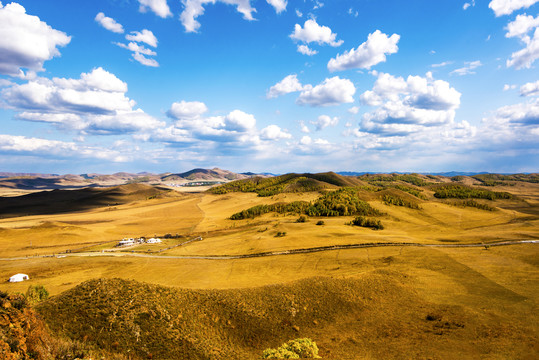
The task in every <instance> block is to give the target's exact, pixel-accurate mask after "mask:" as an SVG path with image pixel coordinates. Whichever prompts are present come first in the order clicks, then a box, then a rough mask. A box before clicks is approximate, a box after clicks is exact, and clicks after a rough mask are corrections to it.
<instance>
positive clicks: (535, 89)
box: [520, 80, 539, 96]
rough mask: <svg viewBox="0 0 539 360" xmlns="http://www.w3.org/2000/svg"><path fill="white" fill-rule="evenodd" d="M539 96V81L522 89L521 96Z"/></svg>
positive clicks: (527, 84)
mask: <svg viewBox="0 0 539 360" xmlns="http://www.w3.org/2000/svg"><path fill="white" fill-rule="evenodd" d="M537 95H539V80H538V81H536V82H529V83H526V84H524V85H522V86H521V87H520V96H537Z"/></svg>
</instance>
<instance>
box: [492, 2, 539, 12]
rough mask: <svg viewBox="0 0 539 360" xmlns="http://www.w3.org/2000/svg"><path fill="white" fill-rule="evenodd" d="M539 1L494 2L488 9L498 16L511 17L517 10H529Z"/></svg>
mask: <svg viewBox="0 0 539 360" xmlns="http://www.w3.org/2000/svg"><path fill="white" fill-rule="evenodd" d="M538 1H539V0H492V1H491V2H490V3H489V4H488V7H489V8H491V9H492V11H494V14H495V15H496V16H502V15H510V14H512V13H513V11H515V10H519V9H522V8H529V7H530V6H532V5H533V4H535V3H536V2H538Z"/></svg>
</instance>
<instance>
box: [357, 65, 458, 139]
mask: <svg viewBox="0 0 539 360" xmlns="http://www.w3.org/2000/svg"><path fill="white" fill-rule="evenodd" d="M460 96H461V94H460V93H459V92H458V91H456V90H455V89H454V88H452V87H450V85H449V83H447V82H446V81H442V80H434V79H433V78H432V75H431V74H428V75H427V76H426V77H425V78H423V77H420V76H408V78H407V79H406V80H405V79H404V78H402V77H394V76H392V75H390V74H386V73H381V74H379V76H378V79H377V80H376V82H375V84H374V86H373V89H372V91H366V92H364V93H363V94H362V95H361V97H360V98H361V101H362V102H363V103H364V104H366V105H369V106H377V107H378V108H377V109H375V110H374V111H372V112H369V113H366V114H364V115H363V121H362V124H361V129H362V131H364V132H369V133H375V134H379V135H381V136H404V135H407V134H410V133H414V132H418V131H422V129H424V127H431V126H439V125H444V124H449V123H452V122H453V120H454V117H455V109H457V108H458V107H459V106H460Z"/></svg>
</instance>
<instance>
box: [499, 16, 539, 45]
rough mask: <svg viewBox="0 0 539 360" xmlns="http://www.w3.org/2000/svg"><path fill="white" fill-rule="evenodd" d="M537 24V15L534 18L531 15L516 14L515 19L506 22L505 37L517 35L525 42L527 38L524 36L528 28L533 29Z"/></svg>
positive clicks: (538, 17)
mask: <svg viewBox="0 0 539 360" xmlns="http://www.w3.org/2000/svg"><path fill="white" fill-rule="evenodd" d="M538 26H539V16H537V17H535V18H534V17H533V16H531V15H526V14H522V15H517V17H516V18H515V20H513V21H511V22H510V23H509V24H507V27H506V29H507V33H506V34H505V37H507V38H510V37H518V38H521V39H523V40H524V42H526V41H527V40H526V39H525V38H524V37H525V36H527V34H528V33H529V32H530V30H532V29H535V28H536V27H538ZM528 40H529V39H528Z"/></svg>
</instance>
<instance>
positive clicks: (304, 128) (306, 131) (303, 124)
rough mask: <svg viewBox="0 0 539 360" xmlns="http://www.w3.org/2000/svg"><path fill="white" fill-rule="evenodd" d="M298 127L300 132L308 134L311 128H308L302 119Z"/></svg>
mask: <svg viewBox="0 0 539 360" xmlns="http://www.w3.org/2000/svg"><path fill="white" fill-rule="evenodd" d="M299 127H300V130H301V132H302V133H305V134H308V133H310V132H311V130H309V128H308V127H307V125H305V122H303V121H300V122H299Z"/></svg>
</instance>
